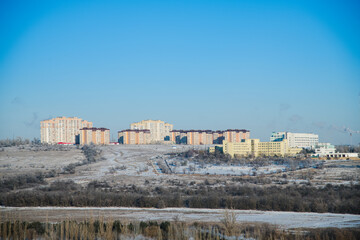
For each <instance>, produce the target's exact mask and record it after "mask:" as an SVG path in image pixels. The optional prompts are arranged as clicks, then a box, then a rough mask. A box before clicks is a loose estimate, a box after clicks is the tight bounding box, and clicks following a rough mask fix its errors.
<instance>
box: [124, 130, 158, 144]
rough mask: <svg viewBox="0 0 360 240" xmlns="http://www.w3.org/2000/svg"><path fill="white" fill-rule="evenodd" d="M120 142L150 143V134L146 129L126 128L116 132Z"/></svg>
mask: <svg viewBox="0 0 360 240" xmlns="http://www.w3.org/2000/svg"><path fill="white" fill-rule="evenodd" d="M118 140H119V143H121V144H150V143H151V134H150V130H148V129H126V130H123V131H119V132H118Z"/></svg>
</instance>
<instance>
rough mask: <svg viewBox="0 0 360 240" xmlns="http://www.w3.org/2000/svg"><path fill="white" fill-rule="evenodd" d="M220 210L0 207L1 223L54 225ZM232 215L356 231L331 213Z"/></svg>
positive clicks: (356, 223)
mask: <svg viewBox="0 0 360 240" xmlns="http://www.w3.org/2000/svg"><path fill="white" fill-rule="evenodd" d="M225 211H227V210H224V209H196V208H164V209H156V208H124V207H108V208H97V207H86V208H82V207H0V213H1V215H2V217H1V218H0V219H1V221H5V220H6V219H9V218H11V219H17V218H21V219H22V220H29V221H49V222H57V221H61V220H64V219H73V220H85V219H87V218H90V217H93V218H97V217H104V218H105V219H112V220H120V221H150V220H151V221H173V220H175V219H176V220H178V221H186V222H220V221H221V220H222V219H223V218H224V215H225ZM228 211H230V212H234V214H235V216H236V220H237V222H238V223H242V222H256V223H269V224H274V225H276V226H278V227H280V228H284V229H292V228H326V227H335V228H351V227H353V228H359V227H360V215H354V214H333V213H308V212H305V213H300V212H276V211H256V210H228Z"/></svg>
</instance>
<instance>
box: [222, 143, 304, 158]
mask: <svg viewBox="0 0 360 240" xmlns="http://www.w3.org/2000/svg"><path fill="white" fill-rule="evenodd" d="M301 150H302V148H291V147H289V145H288V141H287V140H286V139H284V140H282V141H277V142H260V140H259V139H244V140H242V141H241V142H227V141H224V142H223V152H224V153H225V154H229V155H230V156H231V157H234V156H240V157H241V156H254V157H258V156H262V155H264V156H282V157H285V156H295V155H296V154H298V153H300V152H301Z"/></svg>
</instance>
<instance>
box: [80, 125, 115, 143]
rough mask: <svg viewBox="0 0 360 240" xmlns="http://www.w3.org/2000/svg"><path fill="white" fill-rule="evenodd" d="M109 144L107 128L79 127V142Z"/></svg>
mask: <svg viewBox="0 0 360 240" xmlns="http://www.w3.org/2000/svg"><path fill="white" fill-rule="evenodd" d="M91 143H93V144H96V145H105V144H110V130H109V129H107V128H87V127H86V128H82V129H80V144H81V145H85V144H91Z"/></svg>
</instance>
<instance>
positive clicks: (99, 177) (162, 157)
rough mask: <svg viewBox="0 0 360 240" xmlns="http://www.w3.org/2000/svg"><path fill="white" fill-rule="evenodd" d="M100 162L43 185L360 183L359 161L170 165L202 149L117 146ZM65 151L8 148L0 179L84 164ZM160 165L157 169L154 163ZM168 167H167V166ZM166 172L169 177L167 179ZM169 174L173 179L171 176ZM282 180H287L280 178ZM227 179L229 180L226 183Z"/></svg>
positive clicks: (105, 150)
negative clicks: (239, 180) (246, 180)
mask: <svg viewBox="0 0 360 240" xmlns="http://www.w3.org/2000/svg"><path fill="white" fill-rule="evenodd" d="M99 148H100V149H101V150H102V157H103V160H102V161H98V162H95V163H91V164H86V165H82V166H78V167H76V168H75V173H72V174H66V175H64V174H60V175H58V176H55V177H53V178H47V179H46V181H47V182H53V181H57V180H60V181H62V180H72V181H74V182H76V183H78V184H82V185H86V184H88V183H89V182H91V181H94V180H96V181H107V182H108V183H109V184H111V185H113V186H114V185H119V184H121V185H129V184H135V185H143V184H144V182H146V181H147V182H149V183H151V184H152V185H160V184H161V186H164V182H165V181H173V180H179V181H184V182H185V184H186V182H187V181H196V182H203V181H204V180H205V179H209V180H211V179H215V178H216V179H221V180H223V181H227V180H228V179H230V178H231V177H233V176H254V175H256V176H262V175H264V176H266V177H268V178H269V179H270V178H273V180H272V181H273V182H279V181H281V182H282V184H283V183H284V182H286V183H291V184H310V183H313V184H314V185H318V186H324V185H326V184H328V183H331V184H337V185H339V184H345V185H350V184H357V183H358V182H359V177H360V161H347V160H338V161H327V162H325V164H324V168H323V169H314V168H306V169H298V170H296V171H288V170H289V166H287V165H276V164H270V165H267V166H251V165H249V164H248V165H242V166H239V165H227V164H203V163H201V164H199V163H196V162H191V161H188V163H186V164H183V162H184V161H181V160H179V159H176V158H175V159H173V158H172V157H170V156H169V155H167V154H168V153H181V152H185V151H187V150H189V149H203V150H205V146H186V145H181V146H176V147H174V146H171V145H139V146H137V145H115V146H99ZM66 149H67V151H34V150H33V149H31V148H30V147H27V146H25V147H21V148H18V147H6V148H4V151H2V152H0V177H9V176H15V175H21V174H28V173H35V172H44V173H46V172H49V171H56V172H61V171H62V169H63V168H65V167H66V166H67V165H69V164H74V163H78V162H81V161H83V160H84V155H83V154H82V152H81V150H80V149H77V148H76V147H75V146H69V147H66ZM159 162H160V163H162V166H159V164H158V163H159ZM166 162H167V163H168V164H166ZM165 168H168V169H171V171H168V172H169V173H170V174H165V173H164V172H165V171H164V169H165ZM171 173H172V174H171ZM284 174H286V178H283V176H284ZM229 177H230V178H229Z"/></svg>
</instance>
